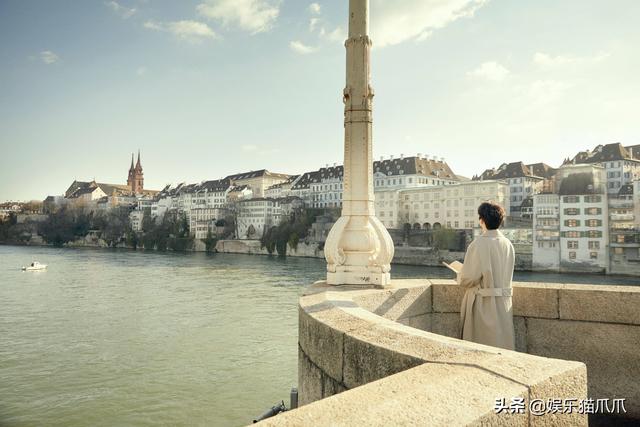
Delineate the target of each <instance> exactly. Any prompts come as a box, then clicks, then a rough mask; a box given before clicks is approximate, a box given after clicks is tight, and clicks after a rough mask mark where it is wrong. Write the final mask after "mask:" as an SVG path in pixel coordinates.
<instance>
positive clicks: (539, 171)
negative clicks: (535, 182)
mask: <svg viewBox="0 0 640 427" xmlns="http://www.w3.org/2000/svg"><path fill="white" fill-rule="evenodd" d="M527 167H528V168H529V171H530V172H531V173H532V174H533V175H534V176H540V177H542V178H553V177H554V176H555V174H556V172H558V169H556V168H553V167H551V166H549V165H548V164H546V163H533V164H531V165H527Z"/></svg>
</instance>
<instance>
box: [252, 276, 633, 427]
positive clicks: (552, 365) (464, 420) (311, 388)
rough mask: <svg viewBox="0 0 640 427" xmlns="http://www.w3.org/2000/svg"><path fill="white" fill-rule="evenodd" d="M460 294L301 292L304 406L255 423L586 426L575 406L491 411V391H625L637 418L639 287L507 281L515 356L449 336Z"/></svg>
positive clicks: (428, 285) (422, 285)
mask: <svg viewBox="0 0 640 427" xmlns="http://www.w3.org/2000/svg"><path fill="white" fill-rule="evenodd" d="M462 295H463V290H462V289H460V288H459V287H458V286H457V285H456V284H455V282H454V281H452V280H440V279H439V280H397V281H394V282H393V284H392V287H390V288H388V289H373V288H363V287H354V286H327V285H326V284H324V283H323V282H318V283H316V284H314V285H313V286H311V287H309V288H308V289H307V290H306V291H305V295H304V296H303V297H302V298H301V299H300V317H299V318H300V324H299V327H300V332H299V334H300V339H299V344H300V347H299V373H298V374H299V390H300V403H301V404H303V405H305V406H302V407H301V408H299V409H298V410H295V411H290V412H287V413H285V414H281V415H279V416H277V417H275V418H272V419H270V420H269V421H267V422H265V423H264V425H274V426H275V425H278V426H280V425H287V426H288V425H291V426H293V425H296V426H298V425H314V426H316V425H318V426H323V425H327V426H329V425H331V426H342V425H460V424H469V425H504V426H507V425H553V426H555V425H560V426H562V425H567V426H568V425H586V424H587V418H586V416H584V415H580V414H577V413H576V414H547V415H545V416H542V417H536V416H517V415H505V414H495V410H494V405H495V399H496V398H499V397H505V398H506V399H507V400H510V399H511V398H512V397H516V396H522V397H523V398H525V399H526V400H527V401H528V400H529V399H565V398H566V399H568V398H577V399H582V398H586V397H593V398H610V399H613V398H626V399H627V400H626V404H625V406H626V409H627V417H631V418H636V419H637V418H640V406H639V404H640V384H638V381H637V379H638V378H640V364H638V363H637V362H638V353H637V351H638V348H640V326H639V322H638V320H639V319H638V316H639V313H638V310H637V307H638V306H640V305H638V302H640V301H638V299H637V298H639V297H640V289H638V288H633V287H624V286H591V285H571V284H547V283H515V284H514V297H513V299H514V325H515V329H516V349H517V350H518V351H517V352H514V351H508V350H503V349H498V348H494V347H489V346H484V345H480V344H476V343H471V342H466V341H461V340H458V339H457V338H456V337H457V336H458V332H459V308H460V303H461V299H462ZM634 307H635V309H634ZM527 353H529V354H527ZM585 364H586V366H585ZM587 372H588V377H587ZM587 378H588V384H587Z"/></svg>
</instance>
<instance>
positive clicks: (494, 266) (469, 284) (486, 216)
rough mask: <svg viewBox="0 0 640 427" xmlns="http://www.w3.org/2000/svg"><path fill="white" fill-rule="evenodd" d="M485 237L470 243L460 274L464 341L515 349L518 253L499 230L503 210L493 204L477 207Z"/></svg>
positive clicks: (482, 235)
mask: <svg viewBox="0 0 640 427" xmlns="http://www.w3.org/2000/svg"><path fill="white" fill-rule="evenodd" d="M478 215H479V217H480V226H481V227H482V231H483V232H482V234H481V235H480V236H478V237H477V238H476V239H474V240H473V242H471V244H470V245H469V248H468V249H467V253H466V255H465V257H464V265H463V266H462V269H461V271H460V272H459V273H458V277H457V280H458V284H459V285H460V286H462V287H464V288H465V289H466V292H465V294H464V297H463V298H462V306H461V308H460V318H461V319H460V320H461V322H460V324H461V328H462V331H461V338H462V339H464V340H467V341H473V342H477V343H480V344H486V345H491V346H494V347H501V348H506V349H509V350H515V336H514V330H513V310H512V301H511V296H512V288H511V281H512V279H513V266H514V262H515V251H514V249H513V245H512V244H511V242H510V241H509V239H507V238H506V237H505V236H504V235H503V234H502V233H501V232H500V231H499V230H498V228H499V227H500V225H502V222H503V220H504V209H503V208H502V207H501V206H500V205H497V204H494V203H488V202H487V203H483V204H481V205H480V207H479V208H478Z"/></svg>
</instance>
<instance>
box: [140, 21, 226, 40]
mask: <svg viewBox="0 0 640 427" xmlns="http://www.w3.org/2000/svg"><path fill="white" fill-rule="evenodd" d="M144 27H145V28H147V29H150V30H155V31H164V32H168V33H171V34H173V35H174V36H176V37H177V38H179V39H182V40H188V41H191V42H199V41H202V40H204V39H214V38H216V33H215V32H214V31H213V30H212V29H211V28H210V27H209V26H208V25H207V24H205V23H202V22H198V21H187V20H184V21H173V22H155V21H147V22H145V23H144Z"/></svg>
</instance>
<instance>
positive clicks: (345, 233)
mask: <svg viewBox="0 0 640 427" xmlns="http://www.w3.org/2000/svg"><path fill="white" fill-rule="evenodd" d="M368 32H369V0H349V38H348V39H347V41H346V42H345V47H346V49H347V84H346V87H345V89H344V97H343V101H344V105H345V107H344V176H343V180H344V192H343V196H342V216H341V217H340V219H338V221H337V222H336V223H335V224H334V226H333V228H332V229H331V231H330V233H329V236H328V237H327V241H326V243H325V247H324V252H325V258H326V259H327V283H329V284H331V285H345V284H349V285H375V286H381V287H384V286H387V285H388V284H389V282H390V280H391V277H390V274H389V271H390V268H391V266H390V263H391V259H392V258H393V251H394V248H393V241H392V240H391V236H390V235H389V232H388V231H387V229H386V228H385V227H384V225H383V224H382V223H381V222H380V220H379V219H378V218H376V216H375V208H374V194H373V153H372V139H371V130H372V99H373V88H372V87H371V85H370V84H369V83H370V80H371V62H370V56H371V40H370V39H369V36H368Z"/></svg>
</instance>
